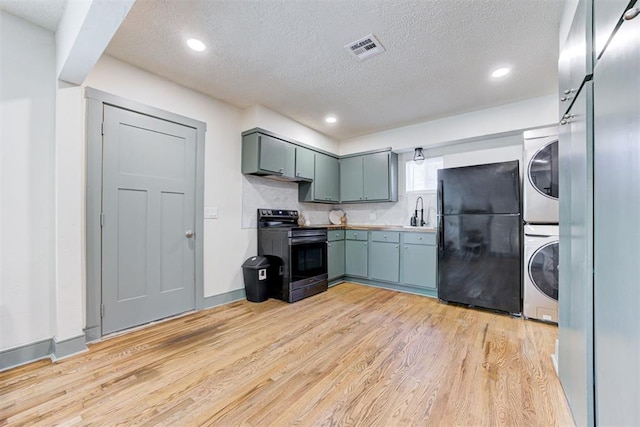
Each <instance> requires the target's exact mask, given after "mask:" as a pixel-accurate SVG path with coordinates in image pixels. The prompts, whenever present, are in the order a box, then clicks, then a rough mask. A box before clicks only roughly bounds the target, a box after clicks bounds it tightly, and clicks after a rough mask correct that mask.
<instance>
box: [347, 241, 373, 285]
mask: <svg viewBox="0 0 640 427" xmlns="http://www.w3.org/2000/svg"><path fill="white" fill-rule="evenodd" d="M345 239H346V240H345V250H344V251H345V266H344V270H345V271H344V272H345V274H346V275H347V276H354V277H362V278H365V279H366V278H367V276H368V274H369V268H368V267H369V242H368V232H366V231H361V230H346V233H345Z"/></svg>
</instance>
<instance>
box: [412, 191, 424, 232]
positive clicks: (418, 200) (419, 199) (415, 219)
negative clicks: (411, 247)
mask: <svg viewBox="0 0 640 427" xmlns="http://www.w3.org/2000/svg"><path fill="white" fill-rule="evenodd" d="M418 202H420V227H424V226H425V225H426V222H424V200H422V197H418V198H417V199H416V210H415V211H414V214H413V216H412V217H411V225H412V226H414V227H416V226H418Z"/></svg>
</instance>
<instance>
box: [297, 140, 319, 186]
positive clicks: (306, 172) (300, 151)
mask: <svg viewBox="0 0 640 427" xmlns="http://www.w3.org/2000/svg"><path fill="white" fill-rule="evenodd" d="M314 154H315V152H314V151H313V150H309V149H308V148H304V147H296V178H302V179H308V180H312V179H313V175H314V173H315V163H314V162H315V156H314Z"/></svg>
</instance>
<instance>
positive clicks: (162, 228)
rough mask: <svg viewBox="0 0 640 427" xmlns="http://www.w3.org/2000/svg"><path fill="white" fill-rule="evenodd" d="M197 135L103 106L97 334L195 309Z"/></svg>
mask: <svg viewBox="0 0 640 427" xmlns="http://www.w3.org/2000/svg"><path fill="white" fill-rule="evenodd" d="M195 156H196V130H195V129H193V128H190V127H187V126H183V125H179V124H176V123H172V122H168V121H165V120H161V119H158V118H154V117H149V116H146V115H143V114H140V113H136V112H132V111H129V110H124V109H121V108H116V107H111V106H105V108H104V137H103V172H102V173H103V189H102V211H103V226H102V304H103V319H102V333H103V334H108V333H110V332H114V331H118V330H122V329H126V328H130V327H132V326H136V325H140V324H144V323H147V322H150V321H153V320H157V319H161V318H164V317H167V316H171V315H175V314H178V313H182V312H185V311H188V310H192V309H193V308H194V307H195V283H194V275H195V242H194V239H195V236H194V235H193V233H192V232H191V230H193V229H194V225H195V161H196V157H195Z"/></svg>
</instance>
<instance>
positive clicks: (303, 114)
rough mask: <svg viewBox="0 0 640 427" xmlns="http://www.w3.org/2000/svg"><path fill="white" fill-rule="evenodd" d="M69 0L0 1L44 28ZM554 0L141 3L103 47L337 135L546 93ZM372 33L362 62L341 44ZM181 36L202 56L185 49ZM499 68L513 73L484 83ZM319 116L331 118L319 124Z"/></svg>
mask: <svg viewBox="0 0 640 427" xmlns="http://www.w3.org/2000/svg"><path fill="white" fill-rule="evenodd" d="M73 1H77V0H73ZM110 1H117V0H110ZM65 3H66V1H65V0H0V7H1V8H2V9H5V10H7V11H8V12H10V13H13V14H15V15H17V16H21V17H23V18H25V19H28V20H30V21H32V22H35V23H37V24H38V25H41V26H43V27H45V28H49V29H52V28H55V26H57V22H58V20H59V17H60V15H61V14H62V12H63V10H64V4H65ZM564 3H565V0H137V1H136V3H135V4H134V6H133V8H132V9H131V11H130V12H129V14H128V16H127V18H126V19H125V21H124V23H123V24H122V26H121V27H120V29H119V30H118V32H117V33H116V35H115V37H114V38H113V40H112V41H111V43H110V45H109V46H108V48H107V53H108V54H110V55H112V56H114V57H116V58H118V59H120V60H123V61H125V62H128V63H131V64H133V65H136V66H138V67H140V68H143V69H146V70H149V71H151V72H153V73H156V74H158V75H161V76H163V77H166V78H168V79H170V80H172V81H174V82H177V83H179V84H182V85H184V86H187V87H190V88H193V89H195V90H198V91H200V92H204V93H206V94H209V95H211V96H213V97H215V98H218V99H221V100H223V101H226V102H228V103H230V104H233V105H236V106H238V107H241V108H246V107H250V106H253V105H256V104H260V105H264V106H265V107H268V108H270V109H272V110H274V111H277V112H279V113H282V114H284V115H286V116H288V117H291V118H293V119H295V120H297V121H299V122H300V123H303V124H305V125H307V126H309V127H311V128H313V129H316V130H318V131H320V132H323V133H325V134H327V135H330V136H332V137H334V138H336V139H339V140H343V139H347V138H351V137H354V136H359V135H363V134H367V133H372V132H377V131H380V130H384V129H391V128H395V127H399V126H403V125H408V124H412V123H418V122H422V121H427V120H433V119H437V118H441V117H446V116H450V115H454V114H460V113H465V112H470V111H475V110H479V109H483V108H488V107H492V106H497V105H503V104H508V103H511V102H516V101H521V100H524V99H528V98H533V97H539V96H544V95H549V94H552V93H554V92H556V90H557V58H558V29H559V25H560V16H561V12H562V9H563V7H564ZM368 34H374V35H375V36H376V37H377V38H378V40H379V41H380V42H381V43H382V45H383V46H384V47H385V48H386V50H387V51H386V52H385V53H383V54H382V55H379V56H376V57H373V58H370V59H368V60H365V61H363V62H358V61H357V60H355V59H354V58H353V57H352V56H351V55H350V54H349V53H348V52H347V51H346V50H345V49H344V45H346V44H348V43H350V42H352V41H355V40H357V39H359V38H361V37H364V36H366V35H368ZM190 37H195V38H199V39H201V40H203V41H204V42H205V43H206V44H207V46H208V49H207V50H206V51H205V52H202V53H196V52H193V51H191V50H189V49H187V48H186V47H185V44H184V42H185V40H186V39H187V38H190ZM504 65H508V66H511V67H512V68H513V69H512V72H511V74H510V75H509V76H508V77H506V78H504V79H502V80H499V81H495V80H492V79H491V78H490V77H489V73H490V72H491V71H492V70H493V69H495V68H497V67H499V66H504ZM329 113H331V114H335V115H337V116H338V118H339V122H338V123H336V124H334V125H329V124H326V123H324V121H323V119H324V117H325V115H327V114H329ZM390 144H391V142H390Z"/></svg>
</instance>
